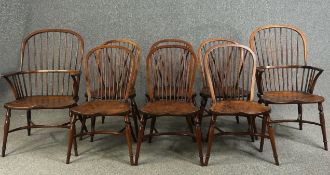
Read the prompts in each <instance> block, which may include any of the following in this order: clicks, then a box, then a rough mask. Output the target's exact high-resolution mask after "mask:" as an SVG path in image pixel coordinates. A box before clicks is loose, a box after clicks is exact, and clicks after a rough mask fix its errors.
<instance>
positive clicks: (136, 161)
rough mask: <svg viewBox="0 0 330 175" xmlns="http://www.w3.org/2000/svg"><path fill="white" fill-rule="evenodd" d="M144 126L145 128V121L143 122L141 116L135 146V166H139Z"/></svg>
mask: <svg viewBox="0 0 330 175" xmlns="http://www.w3.org/2000/svg"><path fill="white" fill-rule="evenodd" d="M145 126H146V121H145V120H144V116H142V118H141V125H140V128H139V133H138V140H137V145H136V153H135V165H138V164H139V156H140V149H141V144H142V142H143V137H144V129H145Z"/></svg>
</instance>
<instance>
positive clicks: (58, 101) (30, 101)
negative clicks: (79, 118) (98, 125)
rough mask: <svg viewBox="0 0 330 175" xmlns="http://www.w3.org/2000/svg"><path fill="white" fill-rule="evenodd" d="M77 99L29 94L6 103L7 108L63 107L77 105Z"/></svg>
mask: <svg viewBox="0 0 330 175" xmlns="http://www.w3.org/2000/svg"><path fill="white" fill-rule="evenodd" d="M76 100H77V99H74V98H73V97H72V96H62V95H59V96H28V97H24V98H21V99H18V100H15V101H11V102H8V103H6V104H5V105H4V107H5V108H7V109H17V110H20V109H21V110H27V109H50V108H51V109H63V108H71V107H73V106H76Z"/></svg>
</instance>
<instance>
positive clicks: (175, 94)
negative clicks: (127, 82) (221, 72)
mask: <svg viewBox="0 0 330 175" xmlns="http://www.w3.org/2000/svg"><path fill="white" fill-rule="evenodd" d="M146 66H147V67H146V72H147V80H148V90H149V97H150V100H149V102H148V103H147V104H146V105H145V106H144V107H143V108H142V109H141V110H140V113H141V114H142V116H141V126H140V128H139V134H138V142H137V148H136V157H135V163H136V164H138V158H139V152H140V147H141V143H142V140H143V137H144V129H145V126H146V121H147V120H148V119H150V118H151V119H154V118H156V117H164V116H175V117H179V116H180V117H181V116H183V117H188V119H189V120H190V118H194V120H195V131H193V128H190V131H176V132H157V133H154V132H153V130H151V132H150V134H149V135H150V137H149V139H150V138H152V136H159V135H181V136H191V137H194V138H196V143H197V146H198V150H199V157H200V164H201V165H203V152H202V142H201V129H200V124H199V117H198V113H199V109H198V108H197V107H196V106H195V105H194V104H193V84H194V81H195V73H196V68H197V58H196V56H195V53H194V51H193V49H192V48H191V47H187V46H182V45H162V46H157V47H152V48H151V50H150V52H149V54H148V57H147V60H146Z"/></svg>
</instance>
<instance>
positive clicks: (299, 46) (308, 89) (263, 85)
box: [250, 25, 328, 150]
mask: <svg viewBox="0 0 330 175" xmlns="http://www.w3.org/2000/svg"><path fill="white" fill-rule="evenodd" d="M250 47H251V49H252V50H254V51H255V52H256V54H257V58H258V68H257V85H258V97H259V102H263V103H265V104H266V105H268V104H297V106H298V117H297V120H292V119H284V120H272V122H273V123H282V122H297V123H299V129H300V130H302V126H303V123H310V124H316V125H320V126H321V127H323V125H324V121H323V120H321V119H320V123H315V122H313V121H306V120H303V115H302V104H312V103H314V104H316V103H317V104H319V103H321V104H322V102H323V101H324V98H323V97H322V96H318V95H314V94H313V91H314V87H315V85H316V81H317V79H318V77H319V76H320V74H321V73H322V72H323V70H322V69H320V68H316V67H312V66H308V65H307V42H306V37H305V34H304V33H303V32H302V31H301V30H300V29H298V28H297V27H294V26H291V25H267V26H262V27H259V28H257V29H256V30H255V31H253V32H252V34H251V36H250ZM320 116H321V114H320ZM322 123H323V124H322ZM322 135H323V138H324V139H323V141H324V143H326V142H327V139H326V137H324V136H325V135H326V133H325V130H323V128H322ZM324 149H325V150H327V149H328V148H327V144H324Z"/></svg>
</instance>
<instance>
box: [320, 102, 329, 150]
mask: <svg viewBox="0 0 330 175" xmlns="http://www.w3.org/2000/svg"><path fill="white" fill-rule="evenodd" d="M318 109H319V115H320V124H321V130H322V136H323V144H324V150H326V151H328V141H327V132H326V129H325V120H324V113H323V106H322V103H318Z"/></svg>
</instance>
